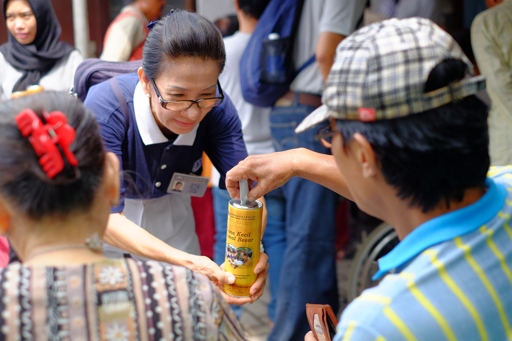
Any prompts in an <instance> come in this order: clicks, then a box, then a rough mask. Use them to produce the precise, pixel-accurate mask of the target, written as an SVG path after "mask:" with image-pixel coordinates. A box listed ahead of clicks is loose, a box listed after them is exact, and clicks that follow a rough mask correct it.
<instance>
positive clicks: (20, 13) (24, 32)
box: [5, 0, 37, 45]
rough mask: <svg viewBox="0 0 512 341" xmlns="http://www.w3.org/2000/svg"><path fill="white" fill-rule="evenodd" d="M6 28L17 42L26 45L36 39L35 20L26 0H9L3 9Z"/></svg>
mask: <svg viewBox="0 0 512 341" xmlns="http://www.w3.org/2000/svg"><path fill="white" fill-rule="evenodd" d="M5 21H6V23H7V29H8V30H9V32H10V33H11V34H12V36H13V37H14V39H16V41H18V43H20V44H23V45H27V44H31V43H32V42H33V41H34V39H36V34H37V22H36V17H35V15H34V13H33V12H32V8H31V7H30V5H29V3H28V1H26V0H9V1H8V2H7V6H6V11H5Z"/></svg>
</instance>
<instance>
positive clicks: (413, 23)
mask: <svg viewBox="0 0 512 341" xmlns="http://www.w3.org/2000/svg"><path fill="white" fill-rule="evenodd" d="M448 58H453V59H458V60H461V61H463V62H464V63H466V64H467V65H468V68H467V71H466V76H465V77H464V78H463V79H462V80H461V81H458V82H454V83H451V84H450V85H448V86H445V87H443V88H440V89H437V90H434V91H431V92H428V93H424V87H425V83H426V81H427V79H428V76H429V74H430V71H432V69H433V68H434V67H435V66H436V65H438V64H439V63H441V62H442V61H443V60H445V59H448ZM484 88H485V79H484V77H483V76H477V77H476V76H475V75H474V72H473V65H472V64H471V62H470V61H469V59H468V58H467V57H466V56H465V55H464V52H462V49H461V48H460V47H459V45H457V43H456V42H455V41H454V40H453V38H452V37H451V36H450V35H449V34H448V33H446V32H445V31H443V30H442V29H441V28H440V27H438V26H437V25H436V24H434V23H433V22H432V21H430V20H428V19H424V18H410V19H402V20H398V19H390V20H385V21H382V22H378V23H375V24H372V25H369V26H365V27H363V28H361V29H360V30H358V31H356V32H354V33H353V34H351V35H350V36H348V37H347V38H346V39H344V40H343V41H342V42H341V43H340V44H339V45H338V47H337V49H336V58H335V60H334V63H333V65H332V68H331V71H330V73H329V77H328V78H327V84H326V88H325V90H324V93H323V96H322V102H323V103H324V104H323V105H322V106H320V107H319V108H318V109H316V110H315V111H313V112H312V113H311V114H309V115H308V116H307V117H306V118H305V119H304V120H303V121H302V122H301V123H300V124H299V126H298V127H297V128H296V129H295V132H297V133H299V132H302V131H304V130H306V129H308V128H311V127H312V126H314V125H316V124H318V123H320V122H322V121H324V120H327V119H330V118H336V119H348V120H359V121H363V122H371V121H376V120H386V119H392V118H397V117H402V116H407V115H411V114H416V113H421V112H424V111H426V110H430V109H434V108H437V107H440V106H442V105H445V104H447V103H450V102H453V101H456V100H459V99H462V98H464V97H467V96H469V95H472V94H475V93H476V92H478V91H480V90H482V89H484Z"/></svg>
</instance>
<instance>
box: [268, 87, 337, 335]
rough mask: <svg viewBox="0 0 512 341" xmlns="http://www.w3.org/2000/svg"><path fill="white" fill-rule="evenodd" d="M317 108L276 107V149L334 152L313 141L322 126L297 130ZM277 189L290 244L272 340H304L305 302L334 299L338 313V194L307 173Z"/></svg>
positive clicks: (273, 127)
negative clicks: (316, 181)
mask: <svg viewBox="0 0 512 341" xmlns="http://www.w3.org/2000/svg"><path fill="white" fill-rule="evenodd" d="M296 98H297V96H296ZM313 110H314V108H313V107H310V106H305V105H301V104H298V103H297V99H295V101H294V103H293V104H292V105H291V106H287V107H274V108H273V109H272V113H271V115H270V125H271V131H272V138H273V139H274V142H275V148H276V151H282V150H288V149H292V148H299V147H304V148H308V149H311V150H314V151H317V152H321V153H329V152H330V151H329V150H327V149H325V148H324V147H323V146H322V145H321V144H320V142H318V141H315V140H314V135H315V134H316V133H317V131H318V129H319V128H320V126H319V127H315V128H312V129H309V130H308V131H306V132H303V133H300V134H296V133H295V131H294V130H295V128H296V127H297V125H298V124H299V123H300V122H301V121H302V120H303V119H304V118H305V117H306V116H307V115H308V114H309V113H311V112H312V111H313ZM324 124H327V123H324ZM277 191H279V192H280V193H281V194H280V195H279V196H280V197H281V198H282V200H283V203H282V205H283V207H284V208H285V214H284V218H285V220H284V224H285V243H286V247H285V249H284V255H283V261H282V270H281V277H280V281H279V284H280V285H279V294H278V300H277V310H276V315H275V319H274V328H273V329H272V331H271V333H270V336H269V339H268V340H269V341H292V340H293V341H295V340H303V339H304V335H305V334H306V333H307V332H308V331H309V330H310V327H309V325H308V321H307V318H306V303H323V304H326V303H327V304H330V305H331V306H332V308H333V310H334V311H335V313H337V311H338V308H339V302H338V288H337V280H336V265H335V249H334V244H335V239H336V224H335V215H336V208H337V204H338V202H339V195H338V194H336V193H334V192H332V191H331V190H329V189H327V188H325V187H323V186H320V185H318V184H315V183H313V182H311V181H308V180H305V179H302V178H292V179H291V180H290V181H288V183H286V184H285V185H284V186H282V187H281V188H278V189H277Z"/></svg>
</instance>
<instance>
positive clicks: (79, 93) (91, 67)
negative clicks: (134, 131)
mask: <svg viewBox="0 0 512 341" xmlns="http://www.w3.org/2000/svg"><path fill="white" fill-rule="evenodd" d="M141 66H142V60H135V61H131V62H109V61H105V60H101V59H98V58H89V59H86V60H84V61H83V62H81V63H80V64H79V65H78V67H77V68H76V71H75V78H74V80H73V88H71V90H70V93H71V94H72V95H74V96H76V97H77V98H79V99H80V100H82V102H83V101H84V100H85V98H86V97H87V92H88V91H89V88H90V87H91V86H93V85H95V84H99V83H101V82H104V81H108V82H109V84H110V86H111V88H112V90H113V91H114V94H115V96H116V99H117V101H118V102H119V105H120V106H121V110H122V111H123V114H124V117H125V119H126V122H130V119H129V117H130V115H129V111H128V105H127V104H126V99H125V97H124V94H123V91H122V90H121V87H120V86H119V83H118V82H117V80H116V78H115V77H116V76H120V75H124V74H127V73H134V72H137V70H138V69H139V67H141Z"/></svg>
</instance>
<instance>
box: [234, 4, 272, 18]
mask: <svg viewBox="0 0 512 341" xmlns="http://www.w3.org/2000/svg"><path fill="white" fill-rule="evenodd" d="M269 2H270V0H238V7H240V9H241V10H242V12H244V13H245V14H247V15H249V16H251V17H253V18H254V19H259V18H260V17H261V15H262V14H263V12H264V11H265V8H266V7H267V5H268V3H269Z"/></svg>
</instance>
